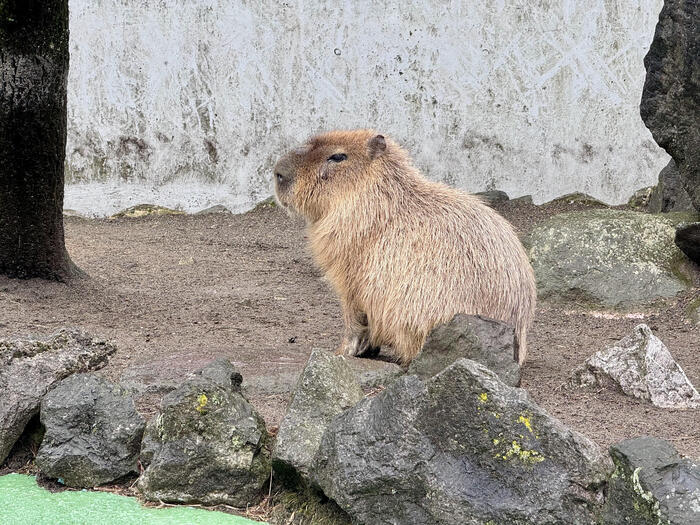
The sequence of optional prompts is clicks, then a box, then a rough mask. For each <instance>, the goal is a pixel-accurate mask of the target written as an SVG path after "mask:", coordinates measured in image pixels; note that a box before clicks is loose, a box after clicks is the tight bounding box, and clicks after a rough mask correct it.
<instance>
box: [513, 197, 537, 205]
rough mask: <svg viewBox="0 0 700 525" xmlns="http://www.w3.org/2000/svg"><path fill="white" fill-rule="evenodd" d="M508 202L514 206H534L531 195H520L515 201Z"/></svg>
mask: <svg viewBox="0 0 700 525" xmlns="http://www.w3.org/2000/svg"><path fill="white" fill-rule="evenodd" d="M510 202H512V203H514V204H526V205H530V206H534V203H533V201H532V195H521V196H520V197H516V198H515V199H511V200H510Z"/></svg>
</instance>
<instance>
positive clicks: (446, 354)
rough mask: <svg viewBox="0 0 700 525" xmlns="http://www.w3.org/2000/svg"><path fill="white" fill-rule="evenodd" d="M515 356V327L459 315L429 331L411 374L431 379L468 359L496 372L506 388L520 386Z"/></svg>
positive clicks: (491, 320)
mask: <svg viewBox="0 0 700 525" xmlns="http://www.w3.org/2000/svg"><path fill="white" fill-rule="evenodd" d="M514 355H515V332H514V331H513V328H512V327H510V326H508V325H507V324H505V323H502V322H499V321H494V320H493V319H487V318H484V317H481V316H477V315H465V314H457V315H455V316H454V317H453V318H452V319H451V320H450V321H449V322H448V323H445V324H443V325H441V326H438V327H436V328H435V329H433V330H432V331H431V332H430V334H429V335H428V339H426V341H425V344H424V345H423V349H422V350H421V352H420V354H418V356H417V357H416V358H415V359H414V360H413V361H412V362H411V365H410V366H409V367H408V373H409V374H415V375H417V376H418V377H420V378H421V379H428V378H430V377H432V376H434V375H435V374H437V373H439V372H442V371H443V370H444V369H445V368H447V367H448V366H450V365H451V364H452V363H454V362H455V361H457V360H458V359H461V358H463V357H465V358H467V359H471V360H472V361H476V362H477V363H481V364H482V365H484V366H485V367H486V368H488V369H489V370H491V371H492V372H495V373H496V374H497V375H498V377H499V378H500V379H501V381H503V382H504V383H506V384H507V385H511V386H518V385H519V384H520V366H518V363H517V362H516V361H515V360H514V358H513V356H514Z"/></svg>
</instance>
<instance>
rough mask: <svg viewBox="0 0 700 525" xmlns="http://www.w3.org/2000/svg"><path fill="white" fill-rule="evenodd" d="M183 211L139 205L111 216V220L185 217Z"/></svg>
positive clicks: (152, 205)
mask: <svg viewBox="0 0 700 525" xmlns="http://www.w3.org/2000/svg"><path fill="white" fill-rule="evenodd" d="M184 214H185V212H184V211H181V210H173V209H171V208H166V207H165V206H158V205H157V204H137V205H136V206H131V207H130V208H127V209H125V210H122V211H119V212H117V213H115V214H114V215H110V217H109V218H110V219H120V218H123V219H138V218H140V217H149V216H160V215H184Z"/></svg>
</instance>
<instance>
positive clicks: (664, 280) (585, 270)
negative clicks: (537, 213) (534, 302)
mask: <svg viewBox="0 0 700 525" xmlns="http://www.w3.org/2000/svg"><path fill="white" fill-rule="evenodd" d="M674 236H675V228H674V226H673V223H672V222H671V221H670V220H669V219H667V218H664V217H662V216H658V215H649V214H646V213H638V212H632V211H620V210H588V211H581V212H571V213H562V214H559V215H555V216H553V217H551V218H550V219H548V220H546V221H544V222H542V223H540V224H539V225H537V226H536V227H535V228H534V229H533V230H532V232H531V233H530V235H529V237H528V238H527V239H526V241H525V243H526V245H527V246H528V249H529V254H530V260H531V262H532V267H533V269H534V271H535V277H536V279H537V290H538V294H539V296H540V297H541V298H555V299H570V300H577V301H582V302H585V303H588V304H592V305H598V306H603V307H623V308H624V307H630V306H633V305H639V304H644V303H649V302H652V301H654V300H656V299H659V298H669V297H672V296H674V295H675V294H677V293H678V292H680V291H683V290H685V289H686V288H687V286H688V282H689V279H690V277H689V276H687V275H685V274H684V268H683V264H682V261H683V260H684V259H685V257H684V256H683V254H682V253H681V252H680V250H678V248H677V247H676V246H675V244H674V242H673V239H674Z"/></svg>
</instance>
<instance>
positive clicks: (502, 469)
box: [311, 359, 611, 525]
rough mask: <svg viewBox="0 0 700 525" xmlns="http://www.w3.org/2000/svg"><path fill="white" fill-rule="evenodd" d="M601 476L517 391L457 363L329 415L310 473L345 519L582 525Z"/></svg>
mask: <svg viewBox="0 0 700 525" xmlns="http://www.w3.org/2000/svg"><path fill="white" fill-rule="evenodd" d="M610 470H611V463H610V460H609V458H608V457H607V456H606V455H604V454H603V453H602V452H601V451H600V449H599V448H598V447H597V446H596V445H595V444H593V443H592V442H591V441H589V440H588V439H587V438H585V437H584V436H582V435H580V434H577V433H576V432H573V431H572V430H569V429H568V428H566V427H565V426H563V425H562V424H561V423H559V422H558V421H557V420H556V419H554V418H552V417H551V416H549V415H548V414H547V413H546V412H544V411H543V410H542V409H540V408H539V407H538V406H537V405H535V404H534V403H533V402H532V401H530V399H529V398H528V396H527V394H526V393H525V392H524V391H523V390H520V389H517V388H512V387H510V386H508V385H505V384H504V383H503V382H501V381H500V380H499V379H498V377H497V376H496V375H495V374H494V373H493V372H491V371H489V370H488V369H486V368H485V367H483V366H482V365H479V364H478V363H475V362H473V361H470V360H468V359H461V360H459V361H457V362H456V363H454V364H453V365H452V366H450V367H449V368H447V369H446V370H444V371H443V372H441V373H440V374H438V375H437V376H435V377H433V378H431V379H429V380H427V381H425V382H423V381H421V380H420V379H418V377H416V376H413V375H408V376H404V377H402V378H400V379H398V380H397V381H396V382H395V383H393V384H392V385H391V386H389V387H388V388H387V389H386V390H384V391H383V392H381V393H379V394H378V395H377V396H376V397H373V398H367V399H365V400H363V401H361V402H360V403H359V404H358V405H356V406H355V407H354V408H352V409H350V410H348V411H347V412H344V413H342V414H341V415H339V416H337V417H336V418H335V419H334V420H333V422H332V424H331V425H330V426H329V427H328V429H327V430H326V432H325V433H324V435H323V439H322V442H321V447H320V449H319V452H318V455H317V457H316V463H315V465H314V467H313V469H312V473H311V477H312V480H313V481H314V482H315V483H316V484H318V486H319V487H320V488H321V489H322V490H323V491H324V493H325V494H326V495H327V496H329V497H330V498H332V499H334V500H335V501H336V502H337V503H338V504H339V505H340V507H341V508H342V509H343V510H345V511H346V512H347V513H348V514H349V515H350V516H351V517H352V518H353V520H354V522H357V523H372V524H377V525H381V524H387V525H388V524H392V525H393V524H399V523H401V524H404V523H406V524H407V523H410V524H413V525H421V524H445V525H446V524H455V523H459V524H464V525H477V524H478V525H483V524H484V523H489V520H491V521H490V522H491V523H499V524H506V523H507V524H520V525H522V524H535V523H537V524H543V523H548V524H555V523H567V524H574V525H577V524H586V525H588V524H592V523H594V521H595V519H594V514H595V512H596V511H597V510H598V507H599V505H600V502H601V498H602V486H603V484H604V482H605V479H606V477H607V475H608V472H609V471H610Z"/></svg>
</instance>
